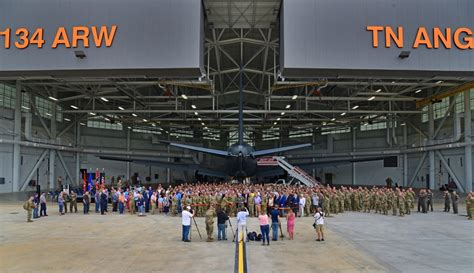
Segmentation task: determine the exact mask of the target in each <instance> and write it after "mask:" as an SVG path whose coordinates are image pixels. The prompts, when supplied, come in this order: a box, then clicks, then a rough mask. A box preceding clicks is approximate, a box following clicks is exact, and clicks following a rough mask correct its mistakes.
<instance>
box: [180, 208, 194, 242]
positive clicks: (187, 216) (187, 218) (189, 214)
mask: <svg viewBox="0 0 474 273" xmlns="http://www.w3.org/2000/svg"><path fill="white" fill-rule="evenodd" d="M193 217H194V213H193V211H192V210H191V207H190V206H187V207H186V209H185V210H183V212H182V213H181V221H182V225H183V236H182V239H181V240H182V241H183V242H191V240H190V239H189V231H190V230H191V219H192V218H193Z"/></svg>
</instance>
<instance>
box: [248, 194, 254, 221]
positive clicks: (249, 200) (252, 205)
mask: <svg viewBox="0 0 474 273" xmlns="http://www.w3.org/2000/svg"><path fill="white" fill-rule="evenodd" d="M254 196H255V194H254V193H253V192H251V193H250V194H249V198H248V206H249V216H250V217H255V206H254V201H253V198H254Z"/></svg>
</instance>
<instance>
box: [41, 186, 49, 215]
mask: <svg viewBox="0 0 474 273" xmlns="http://www.w3.org/2000/svg"><path fill="white" fill-rule="evenodd" d="M40 206H41V209H40V216H48V214H46V195H45V194H44V192H43V193H41V196H40Z"/></svg>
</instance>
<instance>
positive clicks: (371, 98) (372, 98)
mask: <svg viewBox="0 0 474 273" xmlns="http://www.w3.org/2000/svg"><path fill="white" fill-rule="evenodd" d="M374 99H375V96H372V97H370V98H368V99H367V100H374Z"/></svg>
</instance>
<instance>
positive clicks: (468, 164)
mask: <svg viewBox="0 0 474 273" xmlns="http://www.w3.org/2000/svg"><path fill="white" fill-rule="evenodd" d="M471 112H472V111H471V90H465V91H464V142H466V144H467V145H466V146H464V154H465V160H464V161H465V162H464V163H465V164H464V170H465V176H464V177H465V179H466V184H465V185H466V186H465V189H466V192H470V191H472V184H473V181H472V145H471V143H470V142H472V135H471V132H472V131H471V130H472V116H471V114H472V113H471Z"/></svg>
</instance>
